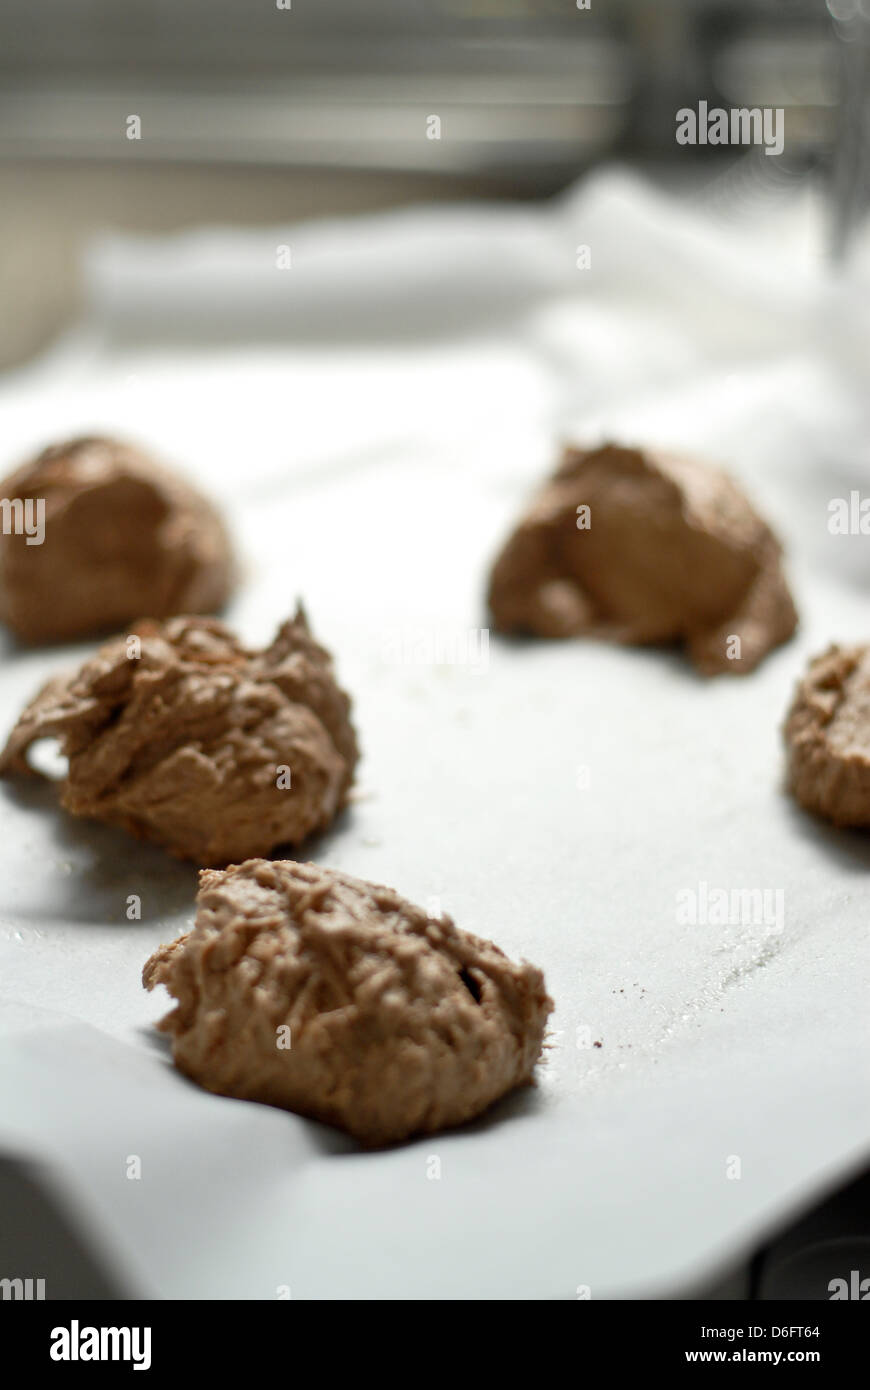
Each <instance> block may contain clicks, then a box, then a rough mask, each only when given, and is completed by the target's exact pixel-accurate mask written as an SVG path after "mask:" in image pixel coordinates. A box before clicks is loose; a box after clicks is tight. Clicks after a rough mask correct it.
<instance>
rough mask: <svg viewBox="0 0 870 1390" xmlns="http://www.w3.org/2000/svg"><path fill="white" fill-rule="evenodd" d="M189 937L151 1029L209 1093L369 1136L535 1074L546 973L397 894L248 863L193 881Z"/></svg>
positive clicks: (302, 869)
mask: <svg viewBox="0 0 870 1390" xmlns="http://www.w3.org/2000/svg"><path fill="white" fill-rule="evenodd" d="M197 904H198V911H197V916H196V923H195V925H194V927H193V930H192V931H190V932H188V934H187V935H186V936H182V937H180V938H179V940H177V941H175V942H173V943H172V945H170V946H161V947H160V948H159V949H158V950H157V951H156V952H155V953H154V955H153V956H152V957H151V959H150V960H149V961H148V963H147V964H146V966H145V969H144V972H143V982H144V984H145V986H146V988H147V989H153V987H154V985H156V984H163V985H166V987H167V989H168V990H169V993H170V994H171V995H173V997H174V998H175V999H177V1001H178V1004H177V1007H176V1008H175V1009H174V1010H173V1012H172V1013H170V1014H168V1015H167V1016H166V1017H165V1018H164V1019H163V1020H162V1021H161V1023H160V1024H159V1025H158V1027H160V1028H161V1029H162V1031H163V1032H165V1033H169V1034H170V1035H171V1037H172V1045H173V1055H174V1058H175V1063H176V1065H177V1066H178V1067H179V1068H180V1069H181V1070H182V1071H183V1072H185V1073H186V1075H188V1076H190V1077H192V1078H193V1079H194V1080H195V1081H198V1082H199V1083H200V1085H202V1086H205V1087H206V1088H207V1089H208V1090H210V1091H217V1092H219V1093H220V1094H222V1095H228V1096H237V1097H240V1098H242V1099H244V1100H259V1101H265V1102H266V1103H268V1104H269V1105H278V1106H283V1107H284V1108H285V1109H287V1110H295V1111H297V1112H298V1113H299V1114H300V1115H309V1116H311V1117H313V1118H314V1119H319V1120H325V1121H326V1122H327V1123H328V1124H334V1125H338V1126H339V1127H340V1128H342V1129H346V1130H348V1131H349V1132H350V1133H351V1134H353V1135H355V1136H356V1137H357V1138H358V1139H360V1140H362V1142H363V1143H365V1144H370V1145H375V1144H388V1143H393V1142H396V1141H397V1140H400V1139H407V1138H408V1137H409V1136H411V1135H414V1134H425V1133H431V1132H432V1131H434V1130H438V1129H444V1128H445V1127H447V1126H449V1125H457V1124H461V1123H462V1121H464V1120H469V1119H471V1117H472V1116H474V1115H478V1114H480V1112H481V1111H482V1110H485V1109H486V1107H487V1106H489V1105H491V1104H492V1102H493V1101H494V1100H497V1099H498V1097H499V1096H502V1095H504V1093H505V1092H506V1091H509V1090H511V1089H512V1088H513V1087H514V1086H520V1085H523V1084H524V1083H526V1082H529V1081H531V1080H532V1074H533V1069H534V1066H535V1063H536V1062H537V1060H538V1057H539V1055H540V1052H541V1045H542V1041H543V1036H544V1025H545V1023H546V1021H547V1016H548V1014H549V1013H550V1010H551V1009H552V1001H551V1000H550V999H549V998H548V997H547V993H546V990H545V988H544V979H543V976H542V974H541V972H540V970H536V969H535V967H534V966H532V965H526V964H522V965H515V964H514V963H513V961H511V960H508V958H507V957H506V956H505V955H503V954H502V952H501V951H500V950H499V949H498V947H497V946H494V945H493V944H492V942H490V941H482V940H480V939H479V938H478V937H476V936H469V935H468V933H467V932H463V931H459V930H458V929H457V928H456V927H455V926H454V925H453V923H452V921H451V920H450V918H449V917H442V918H439V919H433V918H430V917H427V915H426V913H425V912H423V911H422V910H421V909H420V908H418V907H414V906H413V905H412V904H411V903H409V902H406V901H405V899H404V898H401V897H400V896H399V894H398V893H396V892H394V891H393V889H392V888H382V887H380V886H378V885H377V884H374V883H364V882H362V880H360V879H357V878H351V877H350V876H349V875H347V874H341V873H336V872H335V871H334V870H331V869H325V868H321V867H319V866H318V865H316V864H299V863H295V862H282V861H278V862H274V863H273V862H269V861H267V860H263V859H252V860H250V861H249V862H248V863H246V864H239V865H235V866H233V867H232V868H230V869H227V870H226V872H225V873H220V872H215V871H205V872H203V873H201V874H200V890H199V896H198V898H197Z"/></svg>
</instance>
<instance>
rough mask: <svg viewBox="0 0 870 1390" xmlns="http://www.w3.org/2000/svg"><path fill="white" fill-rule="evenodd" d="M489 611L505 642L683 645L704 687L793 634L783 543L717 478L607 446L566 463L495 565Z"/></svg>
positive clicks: (694, 467) (688, 462)
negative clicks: (705, 679)
mask: <svg viewBox="0 0 870 1390" xmlns="http://www.w3.org/2000/svg"><path fill="white" fill-rule="evenodd" d="M583 507H588V509H589V511H588V516H587V515H586V514H584V513H582V512H581V511H580V510H579V509H581V508H583ZM584 521H588V527H587V529H581V527H580V523H581V522H584ZM489 606H490V609H491V612H492V616H493V620H494V624H495V627H496V628H498V629H499V630H500V631H502V632H517V633H523V632H525V633H534V634H536V635H537V636H539V637H581V636H582V637H600V638H609V639H610V640H612V641H614V642H626V643H638V644H643V645H645V644H651V643H672V642H678V641H679V642H684V643H685V644H686V646H687V648H688V653H689V656H690V657H691V659H692V661H693V663H694V665H695V666H696V667H697V668H698V670H699V671H701V672H703V673H704V674H705V675H713V674H716V673H718V672H728V673H729V674H745V673H746V672H748V671H751V670H753V668H754V667H755V666H757V665H758V663H759V662H760V661H761V660H762V658H763V657H764V656H765V655H766V654H767V652H769V651H770V650H771V648H773V647H776V646H778V645H779V643H781V642H784V641H785V640H786V639H787V638H788V637H790V636H791V634H792V632H793V631H794V629H795V627H796V625H797V614H796V612H795V607H794V603H793V602H792V598H791V595H790V593H789V591H788V587H787V585H786V582H785V579H784V577H783V573H782V568H781V564H780V547H779V544H778V542H777V540H776V538H775V536H774V535H773V533H772V532H771V531H770V530H769V528H768V527H767V526H766V524H765V523H764V522H763V521H762V520H761V518H760V517H759V516H758V515H757V514H756V513H755V511H753V509H752V507H751V506H750V504H749V502H748V501H747V500H746V498H745V497H744V495H743V493H742V492H741V491H740V490H739V488H738V487H737V486H736V485H735V484H734V483H733V482H732V481H731V480H730V479H729V478H728V477H727V476H726V475H725V474H724V473H721V472H719V471H718V470H716V469H713V468H710V467H708V466H707V465H706V464H702V463H697V462H695V461H694V460H692V459H688V458H681V457H676V456H672V455H670V454H663V453H654V452H652V451H650V450H641V449H629V448H622V447H620V446H618V445H615V444H605V445H603V446H602V447H601V448H597V449H567V450H566V451H565V454H564V456H563V459H562V464H561V466H560V468H559V469H558V471H557V472H556V473H555V475H554V476H553V477H552V478H551V479H550V480H549V481H548V482H547V483H545V485H544V487H543V488H542V489H541V491H540V492H539V493H538V494H537V496H536V497H535V498H534V499H533V501H532V505H531V507H530V509H529V511H528V512H527V514H526V515H525V516H524V517H523V518H522V519H521V521H520V523H519V525H518V526H517V528H516V530H515V531H514V532H513V534H512V536H511V537H510V539H509V540H508V542H507V544H506V545H505V546H504V548H503V550H502V552H501V554H500V555H499V557H498V559H497V560H496V562H495V565H494V567H493V570H492V575H491V578H490V585H489ZM734 637H739V639H740V655H739V657H736V656H731V657H729V655H728V652H729V650H736V648H735V647H734V644H733V642H732V643H731V645H730V647H729V639H733V638H734Z"/></svg>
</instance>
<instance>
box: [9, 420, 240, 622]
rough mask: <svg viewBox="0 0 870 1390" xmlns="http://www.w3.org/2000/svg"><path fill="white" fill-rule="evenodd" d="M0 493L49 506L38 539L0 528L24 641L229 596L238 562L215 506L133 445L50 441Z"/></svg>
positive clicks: (216, 604)
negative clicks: (38, 541) (41, 537)
mask: <svg viewBox="0 0 870 1390" xmlns="http://www.w3.org/2000/svg"><path fill="white" fill-rule="evenodd" d="M0 496H2V497H5V498H10V499H12V498H19V499H21V501H22V502H23V501H25V500H26V499H28V498H32V499H43V501H44V503H45V523H44V525H45V537H44V540H43V541H42V544H38V545H36V544H28V539H27V537H26V536H25V535H18V534H15V533H11V534H9V535H0V620H2V621H3V622H5V623H6V624H7V625H8V626H9V627H10V628H12V629H13V631H14V632H15V633H16V634H17V635H18V636H19V637H20V638H21V639H22V640H23V641H25V642H31V643H38V642H54V641H59V642H60V641H69V640H72V639H74V638H77V637H86V636H90V635H92V634H95V633H101V632H111V631H114V630H117V629H118V628H120V627H123V626H124V624H125V623H129V622H132V621H133V619H134V618H137V617H138V616H139V614H141V613H148V614H149V615H150V616H151V617H152V618H165V617H169V616H171V615H172V614H176V613H214V612H216V611H218V610H219V609H220V608H222V607H223V605H224V604H225V603H226V600H227V598H228V597H229V594H230V592H231V589H232V587H233V582H234V563H233V558H232V552H231V548H230V543H229V539H228V537H227V533H226V530H225V528H224V524H223V522H222V521H221V519H220V517H219V515H218V513H217V512H216V510H215V508H214V507H213V506H212V504H211V502H209V501H208V500H207V498H205V497H203V496H202V494H201V493H199V492H198V491H197V490H196V489H195V488H193V487H192V486H191V485H190V484H189V483H187V482H186V481H185V480H184V479H183V478H180V477H179V476H177V475H176V474H175V473H173V472H171V471H170V470H169V469H167V468H164V467H161V466H160V465H159V464H157V463H155V462H154V461H153V460H152V459H151V458H149V457H148V455H147V454H144V453H142V452H141V451H140V450H138V449H134V448H132V447H130V446H129V445H127V444H121V443H118V442H117V441H116V440H113V439H98V438H94V439H74V440H70V441H69V442H67V443H64V444H58V445H54V446H53V447H51V448H49V449H45V450H44V451H43V452H42V453H41V454H40V455H39V456H38V457H37V458H36V459H34V460H32V461H31V462H30V463H27V464H25V465H24V466H23V467H22V468H19V469H18V470H17V471H16V472H15V473H12V474H11V475H10V476H9V477H8V478H6V479H5V480H4V481H3V482H2V483H0Z"/></svg>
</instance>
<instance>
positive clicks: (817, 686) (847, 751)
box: [784, 647, 870, 826]
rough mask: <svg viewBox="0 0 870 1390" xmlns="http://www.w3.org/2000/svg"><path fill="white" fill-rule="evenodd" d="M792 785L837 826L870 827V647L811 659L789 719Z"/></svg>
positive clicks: (802, 799)
mask: <svg viewBox="0 0 870 1390" xmlns="http://www.w3.org/2000/svg"><path fill="white" fill-rule="evenodd" d="M784 733H785V743H786V749H787V760H788V761H787V768H788V772H787V777H788V787H789V790H790V791H791V793H792V795H793V796H794V797H796V799H797V800H798V801H799V802H800V804H801V805H802V806H805V807H806V809H807V810H808V811H813V812H815V813H816V815H819V816H824V818H825V819H826V820H830V821H833V822H834V824H835V825H842V826H847V825H851V826H870V647H830V648H829V649H828V651H826V652H825V653H824V655H822V656H818V657H816V658H815V659H814V660H813V661H811V662H810V664H809V668H808V670H807V673H806V675H805V676H804V678H803V680H801V681H800V683H799V685H798V687H797V690H796V692H795V696H794V700H793V701H792V706H791V709H790V710H789V713H788V717H787V719H786V723H785V730H784Z"/></svg>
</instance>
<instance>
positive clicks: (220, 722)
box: [0, 609, 358, 865]
mask: <svg viewBox="0 0 870 1390" xmlns="http://www.w3.org/2000/svg"><path fill="white" fill-rule="evenodd" d="M134 634H135V635H136V636H138V637H139V640H140V643H141V655H140V656H138V657H133V656H129V655H128V651H129V650H130V636H132V635H134ZM44 738H56V739H58V740H59V741H60V745H61V750H62V752H63V753H64V754H65V755H66V757H67V759H68V764H69V767H68V772H67V776H66V778H65V780H64V782H63V783H62V786H61V802H62V804H63V805H64V806H65V807H66V809H67V810H68V811H71V812H72V813H73V815H77V816H89V817H92V818H93V819H95V820H101V821H107V822H109V823H111V824H115V825H120V826H123V828H124V829H126V830H128V831H130V832H131V833H132V834H134V835H139V836H141V837H142V838H144V839H149V840H156V841H157V842H158V843H159V844H161V845H163V846H164V847H165V848H166V849H168V850H170V852H172V853H173V854H176V855H178V856H179V857H181V858H185V859H193V860H194V861H195V862H196V863H199V864H204V865H216V864H227V863H230V862H231V861H232V860H238V859H245V858H249V857H251V856H252V855H255V854H268V853H270V851H271V850H273V849H275V848H276V847H277V846H278V845H283V844H298V843H300V842H301V841H302V840H304V839H305V838H306V836H308V835H310V834H312V833H313V832H314V831H317V830H321V829H324V828H325V827H326V826H327V825H329V823H330V821H332V819H333V818H334V816H335V815H336V814H337V812H338V811H339V810H340V809H341V807H342V806H343V805H344V803H345V801H346V799H347V793H348V790H349V788H350V784H351V781H352V779H353V772H354V768H355V766H356V762H357V758H358V751H357V745H356V738H355V735H354V730H353V727H352V725H351V723H350V700H349V699H348V697H347V695H345V693H344V691H342V690H341V689H340V688H339V687H338V685H337V684H336V681H335V677H334V675H333V671H332V662H331V659H330V657H329V654H328V653H327V652H326V651H325V650H324V649H323V648H322V647H320V646H318V644H317V643H316V642H315V641H314V639H313V638H312V636H311V634H310V632H309V629H308V624H307V622H306V619H305V615H304V613H303V612H302V610H301V609H300V610H299V612H297V614H296V617H295V618H294V619H292V620H290V621H288V622H286V623H284V624H283V626H282V627H281V628H280V630H279V632H278V635H277V637H276V638H275V640H274V642H273V643H272V644H271V646H269V647H267V648H266V649H265V650H264V651H262V652H255V651H247V650H246V649H245V648H244V647H242V646H241V645H240V644H239V642H238V641H237V640H236V638H235V637H234V636H233V634H232V633H231V632H230V631H229V629H228V628H226V627H225V626H224V625H223V623H220V622H218V620H217V619H215V618H170V619H169V620H168V622H166V623H163V624H160V623H155V622H152V621H150V620H148V621H144V622H140V623H136V624H134V625H133V628H132V630H131V634H130V635H128V636H122V637H116V638H115V639H114V640H113V641H111V642H107V643H106V645H105V646H103V647H102V648H101V649H100V650H99V651H98V652H97V654H96V655H95V656H94V657H93V658H92V659H91V660H90V661H86V662H85V664H84V666H82V667H81V669H80V670H79V671H77V672H76V673H75V674H73V675H68V676H59V677H55V678H54V679H53V680H50V681H49V682H48V683H47V684H46V685H45V686H44V687H43V689H42V690H41V691H40V692H39V694H38V695H37V696H36V697H35V698H34V699H33V700H32V701H31V703H30V704H29V705H28V706H27V708H26V709H25V710H24V711H23V713H22V714H21V716H20V718H19V720H18V723H17V724H16V726H15V728H14V729H13V730H12V733H11V734H10V736H9V739H8V741H7V744H6V747H5V748H4V750H3V752H2V754H0V775H2V776H9V775H15V774H32V773H33V768H32V767H31V765H30V763H29V762H28V759H27V752H28V749H29V747H30V745H31V744H32V743H34V742H35V741H36V740H37V739H44ZM282 768H285V769H288V771H287V772H279V769H282ZM288 782H289V785H286V784H287V783H288Z"/></svg>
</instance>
